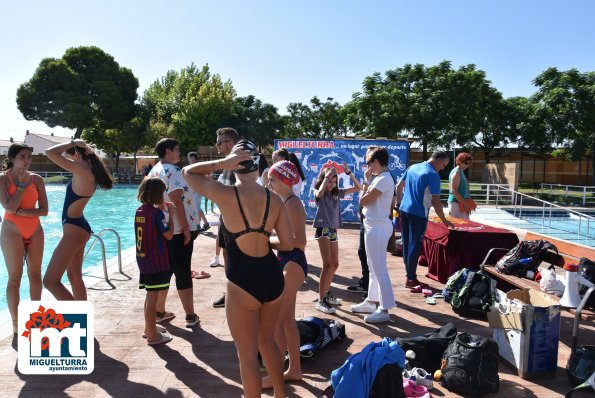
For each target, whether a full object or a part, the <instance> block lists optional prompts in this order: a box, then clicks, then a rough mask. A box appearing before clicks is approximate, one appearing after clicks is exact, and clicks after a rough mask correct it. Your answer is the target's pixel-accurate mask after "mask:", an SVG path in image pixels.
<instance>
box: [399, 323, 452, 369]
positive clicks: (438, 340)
mask: <svg viewBox="0 0 595 398" xmlns="http://www.w3.org/2000/svg"><path fill="white" fill-rule="evenodd" d="M456 335H457V328H456V327H455V325H454V324H453V323H452V322H449V323H447V324H446V325H444V326H442V327H441V328H439V329H436V330H434V331H433V332H430V333H426V334H424V335H421V336H415V337H408V338H398V339H397V343H399V345H400V346H401V348H402V349H403V351H405V352H407V351H409V350H411V351H413V352H414V353H415V358H414V359H408V361H409V365H411V367H412V368H422V369H425V370H426V371H427V372H430V373H434V372H435V371H436V370H438V369H440V361H441V360H442V354H443V353H444V350H446V347H448V345H449V344H450V342H451V341H453V340H454V338H455V337H456Z"/></svg>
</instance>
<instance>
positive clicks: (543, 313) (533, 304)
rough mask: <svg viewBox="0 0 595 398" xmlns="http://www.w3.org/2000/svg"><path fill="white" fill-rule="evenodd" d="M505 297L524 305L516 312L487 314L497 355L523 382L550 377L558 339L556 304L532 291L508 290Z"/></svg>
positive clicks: (552, 300) (553, 300)
mask: <svg viewBox="0 0 595 398" xmlns="http://www.w3.org/2000/svg"><path fill="white" fill-rule="evenodd" d="M506 297H507V298H509V299H510V300H513V299H518V300H519V301H521V302H523V303H524V304H523V306H522V310H521V311H520V312H512V313H507V314H503V313H501V312H499V311H492V312H488V323H489V325H490V327H491V328H492V329H494V333H493V334H494V336H493V338H494V340H496V342H497V343H498V350H499V353H500V356H501V357H502V359H504V360H505V361H506V362H508V363H509V364H510V365H512V366H513V367H515V368H516V369H517V370H518V374H519V376H520V377H522V378H524V379H525V378H535V377H554V375H555V373H556V369H557V367H558V343H559V340H560V305H559V304H558V301H557V300H555V299H554V298H552V297H551V296H549V295H547V294H545V293H542V292H540V291H537V290H533V289H523V290H512V291H510V292H508V293H507V294H506Z"/></svg>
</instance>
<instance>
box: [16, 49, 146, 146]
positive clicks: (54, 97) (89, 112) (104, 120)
mask: <svg viewBox="0 0 595 398" xmlns="http://www.w3.org/2000/svg"><path fill="white" fill-rule="evenodd" d="M137 89H138V80H137V79H136V77H134V75H133V74H132V71H130V69H127V68H124V67H120V66H119V65H118V63H117V62H116V61H115V60H114V58H113V57H112V56H111V55H109V54H107V53H105V52H104V51H103V50H101V49H100V48H98V47H74V48H69V49H68V50H66V53H65V54H64V56H63V57H62V58H59V59H56V58H45V59H43V60H42V61H41V63H40V64H39V66H38V68H37V70H36V71H35V73H34V75H33V77H32V78H31V79H30V80H29V81H28V82H26V83H23V84H22V85H21V86H20V87H19V88H18V90H17V106H18V108H19V110H20V111H21V113H22V114H23V116H24V117H25V119H27V120H39V121H42V122H45V123H46V124H47V125H48V126H50V127H55V126H62V127H66V128H71V129H75V130H76V133H75V136H76V137H80V135H81V133H82V131H83V129H84V128H87V127H94V126H99V127H101V128H104V129H110V128H120V127H122V126H123V125H124V124H125V123H127V122H128V121H129V120H130V119H132V118H133V117H134V113H135V108H134V102H135V100H136V99H137V94H136V90H137Z"/></svg>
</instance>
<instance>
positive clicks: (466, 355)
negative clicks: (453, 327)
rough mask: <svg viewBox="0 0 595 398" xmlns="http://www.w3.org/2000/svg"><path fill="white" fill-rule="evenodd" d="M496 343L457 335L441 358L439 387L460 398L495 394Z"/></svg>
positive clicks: (469, 335) (496, 371) (468, 335)
mask: <svg viewBox="0 0 595 398" xmlns="http://www.w3.org/2000/svg"><path fill="white" fill-rule="evenodd" d="M499 382H500V378H499V376H498V343H496V342H495V341H494V340H490V339H486V338H483V337H480V336H475V335H471V334H468V333H460V334H459V335H458V336H457V337H456V338H455V339H454V340H453V341H452V343H450V344H449V345H448V347H447V348H446V351H444V355H443V356H442V379H441V384H442V385H443V386H444V387H446V388H447V389H449V390H450V391H452V392H456V393H457V394H461V395H481V394H484V393H487V392H495V391H498V385H499Z"/></svg>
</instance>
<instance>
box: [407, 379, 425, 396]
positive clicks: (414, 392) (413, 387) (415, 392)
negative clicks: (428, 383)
mask: <svg viewBox="0 0 595 398" xmlns="http://www.w3.org/2000/svg"><path fill="white" fill-rule="evenodd" d="M403 392H404V393H405V396H406V397H424V396H425V395H426V394H428V389H427V388H425V387H424V386H419V385H417V384H415V382H413V381H412V380H404V381H403Z"/></svg>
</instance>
